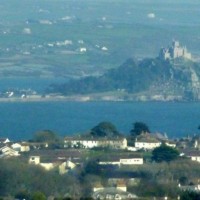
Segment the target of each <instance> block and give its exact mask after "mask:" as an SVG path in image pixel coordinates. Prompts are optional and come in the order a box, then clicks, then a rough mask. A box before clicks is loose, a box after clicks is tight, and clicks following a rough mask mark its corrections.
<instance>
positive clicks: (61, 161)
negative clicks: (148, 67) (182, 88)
mask: <svg viewBox="0 0 200 200" xmlns="http://www.w3.org/2000/svg"><path fill="white" fill-rule="evenodd" d="M162 145H165V146H168V147H170V148H172V149H176V150H178V151H179V157H180V158H185V159H188V160H190V162H191V164H192V163H193V162H194V163H199V166H200V135H194V136H193V137H185V138H180V139H176V140H170V139H168V138H167V136H166V135H163V134H160V133H147V132H143V133H141V134H140V135H138V136H136V137H135V138H134V140H133V139H132V138H131V137H129V136H126V137H125V136H117V137H92V136H91V137H88V136H84V134H83V135H78V136H77V135H76V136H73V137H65V138H63V139H61V140H60V141H59V142H57V143H54V144H53V146H52V143H49V142H35V141H21V142H20V141H19V142H14V141H10V139H9V138H0V159H9V158H12V157H18V158H21V157H22V158H23V159H21V160H22V162H26V163H28V164H29V165H37V166H40V167H42V168H44V169H45V170H47V171H50V170H55V169H56V170H57V171H58V173H59V174H60V175H64V174H67V173H71V172H72V171H73V170H75V169H76V168H78V167H80V166H83V164H84V162H86V161H87V160H88V159H90V157H88V156H87V157H86V156H85V154H86V152H87V155H90V153H88V152H93V151H96V152H98V151H99V152H104V151H106V150H108V149H109V150H110V151H111V152H113V153H114V154H112V156H105V155H108V154H107V153H105V155H104V156H102V157H101V156H96V157H95V159H96V161H97V164H98V165H99V166H102V167H106V166H107V167H108V166H113V167H117V168H118V169H120V168H125V169H126V168H129V167H133V166H138V167H140V166H143V165H145V164H147V163H149V162H151V161H150V160H149V159H150V158H147V157H145V156H144V154H146V153H151V152H152V151H154V150H155V149H156V148H159V147H161V146H162ZM105 169H106V168H105ZM198 178H200V177H198ZM198 180H199V179H198ZM138 181H140V178H139V177H134V176H130V177H127V176H123V174H122V175H119V176H118V177H112V176H111V177H108V183H109V184H108V185H103V183H100V182H99V183H94V184H92V188H91V190H92V194H91V197H92V199H139V197H138V196H137V195H136V194H133V193H131V192H129V191H128V189H127V188H128V186H129V184H136V185H137V183H138ZM177 188H179V189H180V190H183V191H185V190H187V191H195V192H200V182H198V181H197V182H195V183H194V184H192V185H181V184H180V183H177ZM108 197H109V198H108ZM163 199H168V197H167V196H165V197H163Z"/></svg>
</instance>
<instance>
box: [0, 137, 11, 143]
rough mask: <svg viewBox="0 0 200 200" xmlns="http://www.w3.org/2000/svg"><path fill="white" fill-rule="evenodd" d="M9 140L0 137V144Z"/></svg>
mask: <svg viewBox="0 0 200 200" xmlns="http://www.w3.org/2000/svg"><path fill="white" fill-rule="evenodd" d="M8 142H10V140H9V139H8V138H0V144H1V143H3V144H6V143H8Z"/></svg>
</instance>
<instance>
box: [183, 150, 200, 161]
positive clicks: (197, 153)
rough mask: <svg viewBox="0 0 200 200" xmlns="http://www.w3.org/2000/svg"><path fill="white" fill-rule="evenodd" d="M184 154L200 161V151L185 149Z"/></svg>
mask: <svg viewBox="0 0 200 200" xmlns="http://www.w3.org/2000/svg"><path fill="white" fill-rule="evenodd" d="M183 155H185V156H186V157H188V158H190V159H191V160H192V161H196V162H199V163H200V151H198V150H196V151H184V152H183Z"/></svg>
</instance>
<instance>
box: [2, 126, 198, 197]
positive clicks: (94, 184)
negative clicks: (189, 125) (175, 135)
mask: <svg viewBox="0 0 200 200" xmlns="http://www.w3.org/2000/svg"><path fill="white" fill-rule="evenodd" d="M0 166H1V167H0V174H1V177H4V178H2V180H1V181H0V196H2V197H3V199H14V197H15V199H22V198H21V197H20V195H21V196H23V195H24V196H23V197H24V198H25V196H26V195H27V196H28V198H29V199H31V198H32V197H31V195H34V194H38V193H37V192H38V191H39V192H40V195H43V196H45V199H46V198H48V199H52V200H53V199H54V200H55V199H57V198H58V197H59V199H65V198H68V199H80V198H82V199H88V198H89V199H149V198H153V197H154V198H155V199H177V198H179V199H184V195H186V193H187V195H190V193H193V192H194V193H195V195H198V193H200V189H199V188H200V183H199V180H200V177H199V174H200V167H199V166H200V135H194V136H192V137H189V136H188V137H185V138H179V139H176V140H171V139H169V138H168V137H167V136H166V135H163V134H161V133H151V132H150V130H149V128H148V126H147V125H146V124H144V123H142V122H136V123H134V126H133V129H132V130H131V131H130V134H129V135H123V134H121V133H119V132H118V130H116V128H115V126H114V125H113V124H112V123H110V122H101V123H99V124H98V125H97V126H95V127H94V128H92V129H91V130H90V131H89V132H86V133H82V134H80V135H76V136H73V137H64V138H60V137H58V135H56V134H55V133H53V132H52V131H49V130H44V131H39V132H37V133H36V134H35V136H34V137H33V139H31V140H29V141H11V140H10V139H9V138H1V139H0ZM16 170H18V171H17V173H16ZM13 173H14V174H15V176H13V175H12V174H13ZM47 177H48V178H47ZM55 179H56V182H55ZM45 180H48V182H49V184H47V185H46V184H44V183H45ZM7 184H9V187H8V185H7ZM24 184H25V185H26V187H24V186H23V185H24ZM72 186H73V187H72ZM12 197H13V198H12ZM17 197H18V198H17ZM19 197H20V198H19ZM108 197H109V198H108Z"/></svg>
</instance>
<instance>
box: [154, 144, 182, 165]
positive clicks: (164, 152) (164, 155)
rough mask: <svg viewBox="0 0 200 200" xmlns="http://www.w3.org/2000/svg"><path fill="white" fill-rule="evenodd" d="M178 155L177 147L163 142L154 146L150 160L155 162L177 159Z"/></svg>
mask: <svg viewBox="0 0 200 200" xmlns="http://www.w3.org/2000/svg"><path fill="white" fill-rule="evenodd" d="M178 156H179V152H178V150H177V149H175V148H172V147H169V146H167V145H165V144H163V145H161V146H160V147H157V148H155V149H154V150H153V151H152V160H154V161H156V162H163V161H165V162H170V161H172V160H175V159H177V158H178Z"/></svg>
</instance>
